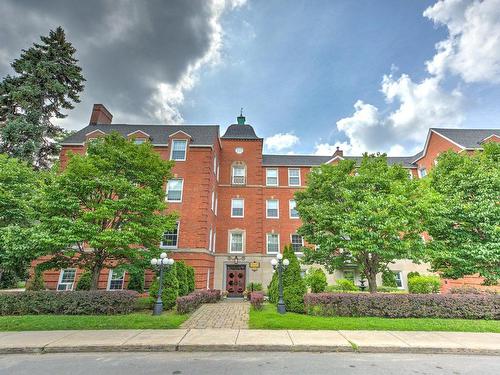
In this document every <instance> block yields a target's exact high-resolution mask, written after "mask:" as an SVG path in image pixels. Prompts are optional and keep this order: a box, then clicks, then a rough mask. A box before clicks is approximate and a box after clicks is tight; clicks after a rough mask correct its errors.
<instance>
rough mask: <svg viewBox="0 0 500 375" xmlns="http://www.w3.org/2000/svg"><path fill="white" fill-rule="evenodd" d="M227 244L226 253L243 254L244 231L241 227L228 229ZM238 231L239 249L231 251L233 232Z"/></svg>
mask: <svg viewBox="0 0 500 375" xmlns="http://www.w3.org/2000/svg"><path fill="white" fill-rule="evenodd" d="M228 232H229V236H228V240H229V244H228V253H230V254H244V253H245V242H246V233H245V231H244V230H243V229H230V230H229V231H228ZM236 233H239V234H241V251H232V249H231V243H232V237H233V234H236Z"/></svg>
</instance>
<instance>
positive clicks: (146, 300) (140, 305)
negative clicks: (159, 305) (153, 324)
mask: <svg viewBox="0 0 500 375" xmlns="http://www.w3.org/2000/svg"><path fill="white" fill-rule="evenodd" d="M155 302H156V299H154V298H153V297H139V298H137V299H136V300H135V304H134V310H136V311H142V310H151V309H152V308H153V305H154V303H155Z"/></svg>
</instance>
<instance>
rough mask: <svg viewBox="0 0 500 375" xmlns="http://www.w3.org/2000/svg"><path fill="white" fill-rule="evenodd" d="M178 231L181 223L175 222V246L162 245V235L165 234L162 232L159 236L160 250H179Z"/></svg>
mask: <svg viewBox="0 0 500 375" xmlns="http://www.w3.org/2000/svg"><path fill="white" fill-rule="evenodd" d="M180 229H181V222H180V221H177V241H176V243H175V246H166V245H162V242H163V235H164V234H165V232H163V233H162V235H161V240H160V249H178V248H179V238H180Z"/></svg>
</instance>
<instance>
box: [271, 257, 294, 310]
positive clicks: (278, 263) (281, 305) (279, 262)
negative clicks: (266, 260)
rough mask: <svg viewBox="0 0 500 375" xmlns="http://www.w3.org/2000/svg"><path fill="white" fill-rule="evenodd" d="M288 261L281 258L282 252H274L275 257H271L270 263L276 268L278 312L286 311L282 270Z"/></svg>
mask: <svg viewBox="0 0 500 375" xmlns="http://www.w3.org/2000/svg"><path fill="white" fill-rule="evenodd" d="M289 264H290V261H289V260H288V259H283V254H280V253H278V254H276V258H273V259H271V265H272V266H273V268H274V269H275V270H276V269H278V294H279V299H278V306H277V310H278V313H280V314H284V313H285V312H286V307H285V301H284V300H283V271H284V270H285V269H286V268H287V267H288V265H289Z"/></svg>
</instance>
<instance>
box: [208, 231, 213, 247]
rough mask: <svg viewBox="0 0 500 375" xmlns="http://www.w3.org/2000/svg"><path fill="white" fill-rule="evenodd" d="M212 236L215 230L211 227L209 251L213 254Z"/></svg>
mask: <svg viewBox="0 0 500 375" xmlns="http://www.w3.org/2000/svg"><path fill="white" fill-rule="evenodd" d="M212 235H213V228H212V227H210V232H208V251H210V252H212V238H213V237H212Z"/></svg>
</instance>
